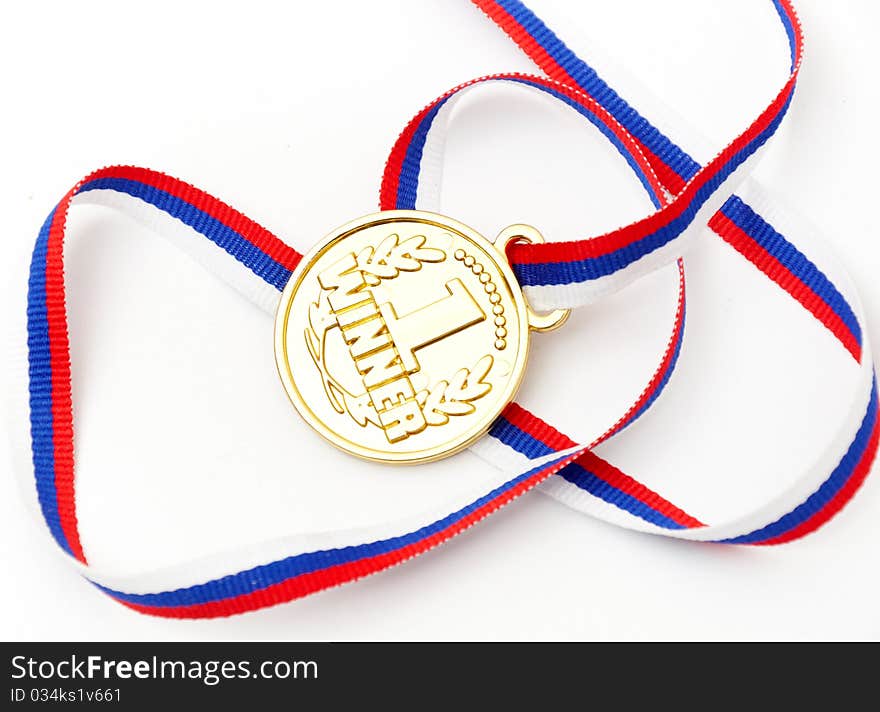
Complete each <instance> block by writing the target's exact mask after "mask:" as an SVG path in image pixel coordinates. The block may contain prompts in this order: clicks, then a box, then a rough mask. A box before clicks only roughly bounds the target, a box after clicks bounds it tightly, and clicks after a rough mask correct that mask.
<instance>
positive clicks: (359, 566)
mask: <svg viewBox="0 0 880 712" xmlns="http://www.w3.org/2000/svg"><path fill="white" fill-rule="evenodd" d="M574 458H575V455H572V456H571V457H568V458H566V459H564V460H563V461H562V462H559V463H555V464H553V465H550V466H548V467H547V468H545V469H544V470H541V471H540V472H536V473H535V474H534V475H532V476H531V477H529V478H528V479H526V480H523V481H522V482H520V483H518V484H517V485H515V486H514V487H511V488H510V489H509V490H506V491H505V492H502V493H501V494H499V495H498V496H497V497H496V498H495V499H493V500H492V501H490V502H486V503H485V504H484V505H483V506H482V507H480V508H479V509H475V510H474V511H473V512H471V513H469V514H467V515H465V516H464V517H462V518H461V519H459V520H458V521H456V522H455V523H453V524H450V525H449V526H448V527H446V529H443V530H442V531H439V532H437V533H435V534H432V535H431V536H428V537H425V538H424V539H422V540H421V541H418V542H415V543H413V544H409V545H407V546H405V547H402V548H400V549H396V550H394V551H390V552H387V553H384V554H378V555H376V556H371V557H367V558H364V559H359V560H357V561H353V562H347V563H344V564H338V565H336V566H329V567H327V568H326V569H321V570H320V571H313V572H311V573H307V574H301V575H300V576H295V577H293V578H290V579H287V580H286V581H282V582H281V583H277V584H274V585H272V586H268V587H266V588H264V589H260V590H259V591H254V592H252V593H247V594H243V595H240V596H235V597H233V598H228V599H224V600H221V601H212V602H209V603H202V604H196V605H192V606H168V607H164V606H145V605H141V604H137V603H129V602H127V601H119V602H120V603H122V604H123V605H125V606H128V607H129V608H132V609H134V610H136V611H139V612H141V613H147V614H150V615H154V616H160V617H163V618H213V617H217V616H229V615H233V614H236V613H244V612H245V611H252V610H255V609H258V608H266V607H267V606H272V605H275V604H278V603H285V602H287V601H291V600H293V599H296V598H302V597H303V596H308V595H309V594H311V593H315V592H316V591H321V590H323V589H325V588H331V587H333V586H339V585H341V584H343V583H348V582H350V581H355V580H357V579H359V578H363V577H365V576H369V575H370V574H374V573H377V572H379V571H382V570H384V569H387V568H390V567H392V566H396V565H397V564H400V563H403V562H404V561H406V560H407V559H411V558H413V557H415V556H418V555H420V554H424V553H425V552H427V551H429V550H430V549H433V548H434V547H436V546H439V545H440V544H442V543H443V542H445V541H447V540H448V539H451V538H452V537H454V536H456V535H457V534H460V533H461V532H463V531H464V530H465V529H468V528H469V527H471V526H473V525H474V524H476V523H477V522H479V521H480V520H482V519H484V518H485V517H487V516H489V515H490V514H492V513H493V512H495V511H496V510H498V509H500V508H501V507H503V506H504V505H506V504H508V503H509V502H511V501H512V500H514V499H516V498H517V497H519V496H520V495H522V494H524V493H525V492H527V491H529V490H530V489H532V488H533V487H535V485H537V484H539V483H540V482H542V481H543V480H545V479H547V478H548V477H550V476H551V475H553V474H555V473H556V472H558V471H559V470H561V469H562V468H563V467H565V466H566V465H567V464H569V463H570V462H571V461H572V460H573V459H574ZM117 600H118V599H117Z"/></svg>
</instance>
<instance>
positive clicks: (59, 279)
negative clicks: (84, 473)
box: [46, 190, 87, 564]
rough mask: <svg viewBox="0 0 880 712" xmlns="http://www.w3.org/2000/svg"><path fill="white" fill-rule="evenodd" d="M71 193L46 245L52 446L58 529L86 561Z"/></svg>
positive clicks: (53, 223)
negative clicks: (77, 450)
mask: <svg viewBox="0 0 880 712" xmlns="http://www.w3.org/2000/svg"><path fill="white" fill-rule="evenodd" d="M73 195H74V191H73V190H71V191H70V192H69V193H67V195H65V196H64V198H63V199H62V200H61V202H60V203H59V204H58V207H57V208H56V209H55V216H54V218H53V220H52V225H51V226H50V227H49V238H48V241H47V245H46V321H47V323H48V328H49V362H50V367H51V370H52V445H53V459H54V470H55V496H56V503H57V506H58V516H59V519H60V522H61V530H62V531H63V532H64V538H65V539H66V540H67V545H68V546H69V547H70V551H71V553H72V554H73V555H74V556H75V557H76V558H77V559H78V560H79V561H81V562H82V563H84V564H85V563H87V562H86V557H85V554H84V553H83V548H82V543H81V542H80V538H79V529H78V527H77V521H76V498H75V489H74V469H73V468H74V465H73V401H72V398H71V392H70V341H69V338H68V335H67V307H66V298H65V294H64V254H63V253H64V226H65V222H66V221H67V210H68V208H69V207H70V200H71V198H72V197H73Z"/></svg>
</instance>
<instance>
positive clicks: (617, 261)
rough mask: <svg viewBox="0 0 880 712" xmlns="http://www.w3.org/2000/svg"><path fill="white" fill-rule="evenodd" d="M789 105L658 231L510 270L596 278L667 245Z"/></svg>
mask: <svg viewBox="0 0 880 712" xmlns="http://www.w3.org/2000/svg"><path fill="white" fill-rule="evenodd" d="M790 105H791V97H789V98H788V100H787V101H786V103H785V104H784V105H783V107H782V110H781V111H780V112H779V114H777V115H776V117H774V119H773V120H772V121H771V122H770V124H769V125H768V126H767V128H766V129H764V131H762V132H761V133H760V134H758V135H757V136H756V137H755V138H754V139H752V140H751V141H750V142H749V143H748V144H746V145H745V146H744V147H743V148H742V149H741V150H740V151H739V152H737V153H736V154H735V155H734V156H733V157H732V158H731V160H730V161H728V162H727V163H726V164H724V166H723V167H722V168H721V169H720V170H719V171H718V173H717V174H716V175H715V176H713V177H712V178H710V179H709V180H708V181H706V183H705V184H704V185H703V187H702V188H700V189H699V190H698V191H697V193H696V195H695V196H694V199H693V200H692V201H691V202H690V204H689V205H688V206H687V207H686V208H685V210H684V211H683V212H682V214H681V215H679V216H678V217H677V218H675V219H674V220H671V221H670V222H669V223H667V224H666V225H664V226H663V227H661V228H660V229H659V230H657V231H655V232H653V233H651V234H650V235H646V236H645V237H643V238H641V239H640V240H636V241H635V242H632V243H630V244H629V245H626V246H625V247H622V248H620V249H618V250H614V251H612V252H609V253H607V254H605V255H600V256H598V257H588V258H585V259H583V260H573V261H570V262H543V263H535V264H515V265H514V266H513V269H514V272H515V273H516V276H517V279H519V282H520V284H522V285H531V286H542V285H550V284H571V283H575V282H586V281H589V280H593V279H599V278H600V277H604V276H607V275H609V274H612V273H614V272H617V271H618V270H621V269H623V268H625V267H628V266H629V265H631V264H632V263H633V262H635V261H636V260H639V259H641V258H642V257H644V256H645V255H648V254H650V253H651V252H653V251H654V250H657V249H660V248H661V247H663V246H664V245H666V244H668V243H669V242H671V241H672V240H674V239H675V238H676V237H678V236H679V235H681V233H682V232H684V230H685V229H686V228H687V227H688V226H689V225H690V224H691V223H692V222H693V221H694V218H695V217H696V214H697V212H698V211H699V210H700V209H701V208H702V207H703V205H705V203H706V201H708V200H709V198H710V197H711V196H712V195H713V194H714V193H715V191H716V190H717V189H718V187H719V186H720V185H721V184H722V183H723V182H724V181H725V180H726V179H727V178H729V177H730V175H731V174H732V173H733V172H734V171H735V170H736V169H737V168H739V166H741V165H742V164H743V163H744V162H745V161H746V160H747V159H748V158H749V157H750V156H751V155H752V154H754V153H755V151H757V150H758V149H759V148H760V147H761V146H763V145H764V144H765V143H766V142H767V140H768V139H769V138H770V137H771V136H773V134H774V133H775V132H776V129H777V128H778V127H779V124H780V123H781V122H782V119H783V117H784V116H785V114H786V112H787V111H788V107H789V106H790Z"/></svg>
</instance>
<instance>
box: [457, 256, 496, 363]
mask: <svg viewBox="0 0 880 712" xmlns="http://www.w3.org/2000/svg"><path fill="white" fill-rule="evenodd" d="M452 256H453V257H454V258H455V259H456V260H458V261H459V262H461V263H462V264H463V265H464V266H465V267H467V268H468V269H470V271H471V272H473V273H474V274H475V275H476V276H477V278H478V279H479V280H480V283H481V284H482V285H483V291H485V292H486V294H488V295H489V301H490V302H491V303H492V314H494V315H495V344H494V346H495V349H496V350H497V351H504V349H506V348H507V339H506V337H507V318H506V317H505V316H504V305H503V304H502V303H501V295H500V294H499V293H498V287H497V286H496V285H495V282H493V281H492V277H491V276H489V273H488V272H486V270H485V267H483V265H482V264H480V263H479V262H477V260H476V258H475V257H474V256H473V255H469V254H468V253H467V252H465V251H464V250H462V249H461V248H459V249H457V250H456V251H455V252H454V253H453V255H452Z"/></svg>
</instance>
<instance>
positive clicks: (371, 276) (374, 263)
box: [357, 233, 446, 287]
mask: <svg viewBox="0 0 880 712" xmlns="http://www.w3.org/2000/svg"><path fill="white" fill-rule="evenodd" d="M425 241H426V238H425V236H424V235H414V236H413V237H409V238H407V239H406V240H404V241H403V242H400V237H399V236H398V235H396V234H393V233H392V234H391V235H389V236H388V237H386V238H385V239H384V240H382V242H380V243H379V244H378V246H376V247H371V246H368V247H365V248H364V249H363V250H361V251H360V252H359V253H358V256H357V265H358V269H360V270H361V272H363V273H364V279H366V281H367V284H369V285H370V286H371V287H375V286H376V285H377V284H379V282H381V281H382V280H383V279H394V278H395V277H397V275H399V274H400V273H401V272H417V271H418V270H420V269H421V268H422V263H424V262H442V261H443V260H445V259H446V253H445V252H444V251H443V250H438V249H435V248H433V247H425V246H424V245H425Z"/></svg>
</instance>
